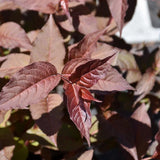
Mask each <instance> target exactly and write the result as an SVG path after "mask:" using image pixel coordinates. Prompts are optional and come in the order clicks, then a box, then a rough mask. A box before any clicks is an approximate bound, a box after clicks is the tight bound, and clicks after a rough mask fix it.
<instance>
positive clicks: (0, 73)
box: [0, 53, 30, 77]
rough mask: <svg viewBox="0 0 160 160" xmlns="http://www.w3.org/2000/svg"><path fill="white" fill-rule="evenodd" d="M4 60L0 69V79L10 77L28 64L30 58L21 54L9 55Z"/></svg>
mask: <svg viewBox="0 0 160 160" xmlns="http://www.w3.org/2000/svg"><path fill="white" fill-rule="evenodd" d="M6 58H7V60H6V61H5V62H3V64H2V65H1V67H0V77H5V76H12V75H13V74H14V73H16V72H17V71H18V70H20V69H22V68H23V67H25V66H27V65H28V64H29V62H30V56H29V55H26V54H21V53H14V54H10V55H8V56H6Z"/></svg>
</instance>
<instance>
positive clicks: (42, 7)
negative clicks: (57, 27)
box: [10, 0, 60, 13]
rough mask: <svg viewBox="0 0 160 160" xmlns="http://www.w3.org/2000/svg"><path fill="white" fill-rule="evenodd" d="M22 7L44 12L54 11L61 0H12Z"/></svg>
mask: <svg viewBox="0 0 160 160" xmlns="http://www.w3.org/2000/svg"><path fill="white" fill-rule="evenodd" d="M10 1H13V2H14V3H15V4H16V5H18V6H19V7H21V8H25V9H28V10H35V11H40V12H43V13H54V12H55V11H56V8H57V7H58V4H59V1H60V0H10Z"/></svg>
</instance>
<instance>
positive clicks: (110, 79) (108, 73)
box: [90, 65, 134, 91]
mask: <svg viewBox="0 0 160 160" xmlns="http://www.w3.org/2000/svg"><path fill="white" fill-rule="evenodd" d="M90 89H91V90H99V91H125V90H134V88H133V87H132V86H130V85H129V84H128V82H127V81H126V80H125V79H124V78H123V77H122V75H121V74H120V73H119V72H118V71H117V70H116V69H114V68H112V67H111V66H110V65H107V67H106V68H105V77H104V78H101V79H99V80H98V82H97V83H96V84H95V85H93V86H92V87H91V88H90Z"/></svg>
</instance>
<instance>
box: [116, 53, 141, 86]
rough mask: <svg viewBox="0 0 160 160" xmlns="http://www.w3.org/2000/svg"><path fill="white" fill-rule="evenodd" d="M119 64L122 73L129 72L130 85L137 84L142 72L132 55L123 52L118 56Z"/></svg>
mask: <svg viewBox="0 0 160 160" xmlns="http://www.w3.org/2000/svg"><path fill="white" fill-rule="evenodd" d="M117 64H118V66H119V67H120V69H121V71H122V72H126V71H127V77H126V79H127V81H128V82H129V83H135V82H137V81H139V80H140V79H141V72H140V70H139V67H138V65H137V63H136V60H135V58H134V56H133V55H132V54H130V53H127V52H121V53H120V54H119V55H118V59H117Z"/></svg>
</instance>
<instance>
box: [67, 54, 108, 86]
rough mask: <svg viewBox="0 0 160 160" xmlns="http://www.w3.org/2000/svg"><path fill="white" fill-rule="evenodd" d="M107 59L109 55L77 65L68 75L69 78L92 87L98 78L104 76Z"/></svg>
mask: <svg viewBox="0 0 160 160" xmlns="http://www.w3.org/2000/svg"><path fill="white" fill-rule="evenodd" d="M109 59H110V57H107V58H105V59H103V60H98V59H95V60H91V61H89V62H87V63H85V64H83V65H80V66H78V67H77V68H76V70H75V72H74V73H72V74H71V76H70V77H69V80H70V81H71V82H77V83H78V84H79V85H82V86H85V87H87V88H90V87H92V86H93V85H94V84H96V83H97V81H98V80H99V79H103V78H104V77H105V74H106V73H105V72H106V68H107V66H108V65H109V64H108V63H107V61H108V60H109Z"/></svg>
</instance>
